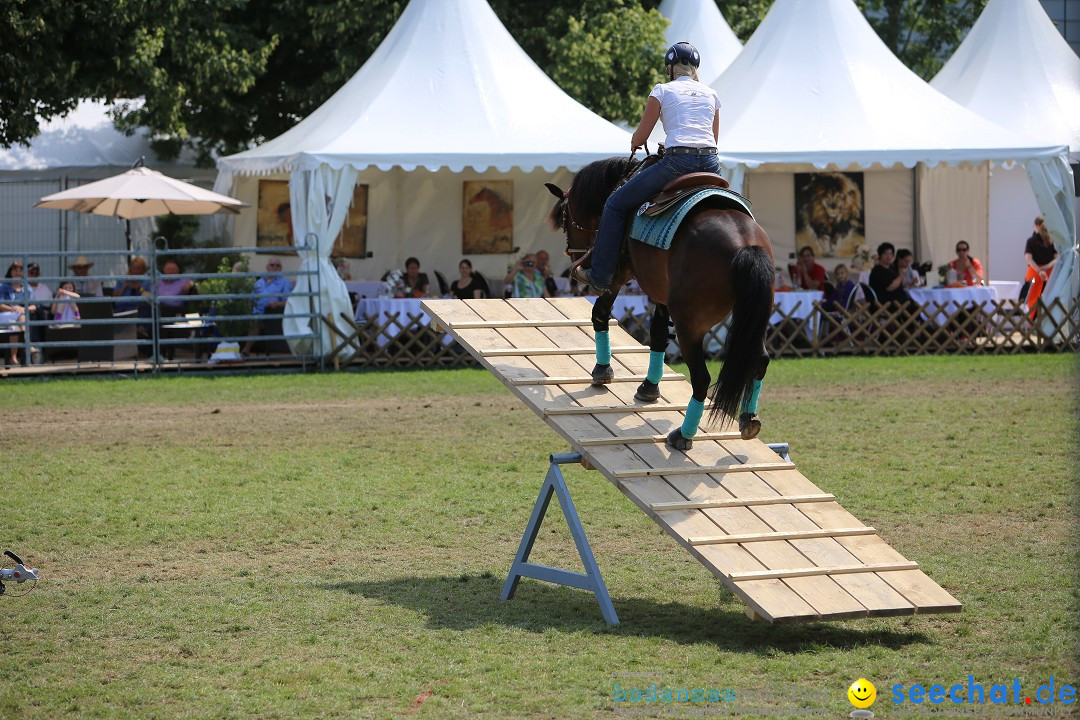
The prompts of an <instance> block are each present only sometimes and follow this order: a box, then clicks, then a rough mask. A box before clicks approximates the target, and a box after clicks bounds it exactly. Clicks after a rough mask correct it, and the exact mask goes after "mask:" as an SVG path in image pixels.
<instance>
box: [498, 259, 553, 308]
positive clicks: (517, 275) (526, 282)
mask: <svg viewBox="0 0 1080 720" xmlns="http://www.w3.org/2000/svg"><path fill="white" fill-rule="evenodd" d="M504 282H505V283H506V284H507V286H508V287H510V288H511V297H516V298H539V297H550V296H549V294H548V291H547V287H546V283H545V282H544V276H543V275H541V274H540V273H539V272H537V270H536V255H533V254H532V253H529V254H528V255H526V256H525V257H523V258H521V259H520V260H518V261H517V263H516V264H515V265H514V267H512V268H510V272H508V273H507V274H506V279H505V280H504Z"/></svg>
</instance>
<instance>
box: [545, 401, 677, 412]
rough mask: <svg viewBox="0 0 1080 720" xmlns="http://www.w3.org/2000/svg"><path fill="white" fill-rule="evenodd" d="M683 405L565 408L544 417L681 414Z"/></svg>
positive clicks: (657, 404)
mask: <svg viewBox="0 0 1080 720" xmlns="http://www.w3.org/2000/svg"><path fill="white" fill-rule="evenodd" d="M685 410H686V406H685V405H667V404H664V403H654V404H652V405H610V406H597V407H579V408H566V409H559V410H551V411H545V412H544V414H545V415H599V414H603V413H657V412H683V411H685Z"/></svg>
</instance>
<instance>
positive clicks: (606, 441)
mask: <svg viewBox="0 0 1080 720" xmlns="http://www.w3.org/2000/svg"><path fill="white" fill-rule="evenodd" d="M738 434H739V433H738V432H731V433H698V434H697V435H695V436H694V441H695V442H696V441H698V440H719V439H722V438H726V437H734V436H737V435H738ZM666 441H667V435H613V436H611V437H601V438H584V439H583V440H578V443H579V444H580V445H581V446H582V447H590V446H592V445H630V444H633V443H662V442H666Z"/></svg>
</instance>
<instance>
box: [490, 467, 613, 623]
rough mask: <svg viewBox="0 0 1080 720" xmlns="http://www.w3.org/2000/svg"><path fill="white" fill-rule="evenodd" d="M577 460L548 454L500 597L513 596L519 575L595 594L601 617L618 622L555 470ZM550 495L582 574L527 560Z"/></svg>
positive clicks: (575, 511)
mask: <svg viewBox="0 0 1080 720" xmlns="http://www.w3.org/2000/svg"><path fill="white" fill-rule="evenodd" d="M579 462H581V455H579V454H578V453H561V454H556V455H552V456H551V465H550V466H549V467H548V472H547V477H545V478H544V484H543V485H542V486H541V487H540V495H539V496H538V497H537V498H536V505H535V506H534V507H533V511H532V517H530V518H529V524H528V525H526V526H525V534H524V535H523V536H522V538H521V545H519V546H518V551H517V556H516V557H515V558H514V564H513V565H512V566H511V567H510V574H509V575H507V577H506V583H505V584H504V585H503V589H502V595H501V597H502V599H503V600H509V599H510V598H512V597H514V592H515V591H516V590H517V586H518V581H519V580H521V578H523V577H529V578H534V579H536V580H544V581H545V582H550V583H555V584H556V585H568V586H569V587H575V588H579V589H581V590H588V591H589V592H591V593H593V594H594V595H596V601H597V602H598V603H600V612H601V613H602V614H603V616H604V620H605V621H606V622H607V623H608V624H609V625H618V624H619V616H618V615H616V614H615V607H614V606H613V605H612V604H611V597H610V596H609V595H608V591H607V586H606V585H604V579H603V577H601V575H600V568H599V567H597V565H596V558H595V557H593V553H592V548H591V547H589V540H588V538H586V537H585V529H584V528H583V527H582V526H581V520H580V519H579V518H578V514H577V508H575V507H574V501H573V500H571V499H570V490H569V489H568V488H567V487H566V480H565V479H564V478H563V474H562V471H561V470H559V465H566V464H570V463H579ZM552 495H554V496H556V497H557V498H558V499H559V506H560V507H561V508H562V511H563V516H564V517H565V518H566V524H567V525H568V526H569V528H570V535H571V536H573V538H574V544H575V545H577V550H578V555H580V556H581V563H582V565H583V566H584V567H585V572H584V573H579V572H573V571H570V570H561V569H559V568H553V567H548V566H547V565H538V564H536V563H531V562H529V553H531V552H532V547H533V543H534V542H535V541H536V536H537V534H538V533H539V532H540V525H541V524H542V523H543V521H544V515H545V514H546V513H547V509H548V504H549V503H550V502H551V496H552Z"/></svg>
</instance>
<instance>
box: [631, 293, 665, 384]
mask: <svg viewBox="0 0 1080 720" xmlns="http://www.w3.org/2000/svg"><path fill="white" fill-rule="evenodd" d="M668 317H669V315H668V309H667V305H661V304H660V303H656V306H655V307H654V308H653V315H652V325H651V326H650V328H649V372H648V374H646V375H645V380H644V382H642V383H641V384H640V385H638V389H637V392H635V393H634V399H635V400H640V401H641V402H647V403H653V402H656V401H657V400H659V399H660V378H662V377H663V376H664V359H665V358H666V356H667V344H668Z"/></svg>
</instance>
